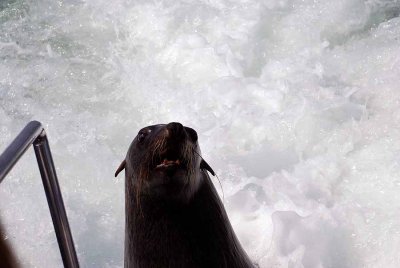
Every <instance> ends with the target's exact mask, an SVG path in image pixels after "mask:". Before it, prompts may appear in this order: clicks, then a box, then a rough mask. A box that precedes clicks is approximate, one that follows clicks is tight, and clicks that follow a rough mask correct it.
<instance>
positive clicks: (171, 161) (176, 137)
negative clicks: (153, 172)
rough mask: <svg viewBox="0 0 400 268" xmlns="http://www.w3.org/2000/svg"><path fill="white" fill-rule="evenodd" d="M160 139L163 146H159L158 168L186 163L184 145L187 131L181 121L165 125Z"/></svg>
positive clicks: (169, 167) (167, 167) (173, 166)
mask: <svg viewBox="0 0 400 268" xmlns="http://www.w3.org/2000/svg"><path fill="white" fill-rule="evenodd" d="M159 138H160V139H163V140H164V142H162V144H163V146H159V147H158V148H157V149H158V152H157V154H158V157H157V163H156V166H155V168H156V169H171V168H177V167H179V166H182V165H183V164H184V162H185V161H184V156H183V153H182V151H183V147H184V146H185V145H184V144H185V140H186V133H185V129H184V127H183V125H182V124H181V123H176V122H171V123H169V124H167V125H165V128H164V131H162V134H161V136H160V137H159Z"/></svg>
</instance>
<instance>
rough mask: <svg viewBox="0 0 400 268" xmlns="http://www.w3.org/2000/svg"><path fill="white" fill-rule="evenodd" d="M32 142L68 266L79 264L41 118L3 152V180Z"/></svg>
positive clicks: (0, 170) (0, 161)
mask: <svg viewBox="0 0 400 268" xmlns="http://www.w3.org/2000/svg"><path fill="white" fill-rule="evenodd" d="M30 145H33V148H34V150H35V154H36V159H37V162H38V166H39V170H40V175H41V176H42V181H43V186H44V191H45V193H46V197H47V203H48V204H49V209H50V214H51V218H52V220H53V225H54V230H55V233H56V236H57V241H58V245H59V247H60V252H61V257H62V260H63V263H64V267H66V268H78V267H79V262H78V257H77V255H76V251H75V246H74V241H73V239H72V235H71V230H70V228H69V223H68V218H67V214H66V212H65V207H64V202H63V199H62V195H61V190H60V186H59V184H58V180H57V174H56V169H55V168H54V163H53V158H52V156H51V152H50V146H49V142H48V140H47V137H46V132H45V131H44V128H43V126H42V124H41V123H40V122H38V121H31V122H29V123H28V124H27V125H26V126H25V128H24V129H23V130H22V131H21V132H20V133H19V134H18V136H17V137H16V138H15V139H14V140H13V142H12V143H11V144H10V145H9V146H8V147H7V149H6V150H5V151H4V152H3V154H1V155H0V183H1V182H2V181H3V179H4V178H5V176H6V175H7V174H8V172H10V170H11V169H12V168H13V166H14V165H15V164H16V163H17V162H18V160H19V159H20V158H21V156H22V155H23V154H24V153H25V152H26V150H27V149H28V148H29V146H30Z"/></svg>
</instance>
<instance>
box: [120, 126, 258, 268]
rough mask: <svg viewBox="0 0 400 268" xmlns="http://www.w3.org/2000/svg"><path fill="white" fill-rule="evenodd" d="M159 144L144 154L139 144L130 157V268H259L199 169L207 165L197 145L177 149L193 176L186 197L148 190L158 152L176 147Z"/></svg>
mask: <svg viewBox="0 0 400 268" xmlns="http://www.w3.org/2000/svg"><path fill="white" fill-rule="evenodd" d="M164 126H165V125H164ZM160 127H162V126H160ZM155 139H156V140H157V141H154V138H152V139H151V140H150V141H149V142H148V143H147V144H145V147H143V148H145V149H144V150H141V149H140V148H139V147H138V146H137V144H136V143H135V141H134V142H133V143H132V145H131V147H130V149H129V151H128V155H127V158H126V169H125V175H126V192H125V193H126V194H125V198H126V230H125V267H126V268H132V267H135V268H152V267H154V268H162V267H171V268H180V267H182V268H183V267H188V268H217V267H218V268H220V267H225V268H247V267H254V266H253V264H252V263H251V261H250V260H249V258H248V256H247V254H246V253H245V252H244V250H243V249H242V247H241V245H240V243H239V241H238V240H237V238H236V235H235V234H234V231H233V229H232V226H231V224H230V222H229V219H228V217H227V215H226V212H225V209H224V207H223V205H222V202H221V200H220V198H219V197H218V194H217V192H216V190H215V188H214V186H213V184H212V182H211V180H210V177H209V176H208V174H207V172H206V171H205V170H202V169H200V166H202V167H205V166H208V164H207V165H205V164H203V165H201V164H200V163H201V161H202V160H201V157H200V155H199V154H196V153H195V152H199V149H198V145H197V142H195V143H193V142H190V141H188V140H185V141H184V142H183V143H181V144H180V145H179V146H181V147H180V148H178V149H179V150H181V153H182V155H184V157H182V159H183V161H186V163H185V165H186V167H187V171H188V174H189V175H187V176H186V177H185V178H183V183H184V187H183V188H182V189H183V191H184V192H185V195H182V196H183V198H174V197H173V196H159V195H157V194H153V193H152V189H151V187H150V188H149V189H146V185H147V183H148V182H149V181H151V179H152V178H151V174H152V168H153V167H154V165H155V163H157V161H159V159H158V158H159V157H160V155H159V153H160V152H163V151H165V150H164V149H165V148H166V146H169V145H171V141H170V140H168V141H166V140H164V141H160V140H158V139H159V136H157V138H155ZM172 144H174V142H172ZM146 149H147V150H146ZM179 150H178V151H179ZM184 151H186V152H184ZM154 159H155V161H153V160H154ZM208 167H209V166H208ZM210 169H211V168H210Z"/></svg>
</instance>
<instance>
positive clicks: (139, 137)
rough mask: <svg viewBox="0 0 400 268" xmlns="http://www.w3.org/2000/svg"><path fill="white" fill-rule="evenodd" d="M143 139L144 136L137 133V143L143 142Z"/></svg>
mask: <svg viewBox="0 0 400 268" xmlns="http://www.w3.org/2000/svg"><path fill="white" fill-rule="evenodd" d="M145 137H146V134H144V133H139V134H138V137H137V140H138V142H140V143H142V142H143V141H144V138H145Z"/></svg>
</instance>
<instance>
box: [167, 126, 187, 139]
mask: <svg viewBox="0 0 400 268" xmlns="http://www.w3.org/2000/svg"><path fill="white" fill-rule="evenodd" d="M166 130H167V131H166V132H167V137H169V138H172V139H179V138H182V137H183V136H184V134H185V130H184V128H183V125H182V124H181V123H177V122H171V123H169V124H168V125H166Z"/></svg>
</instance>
